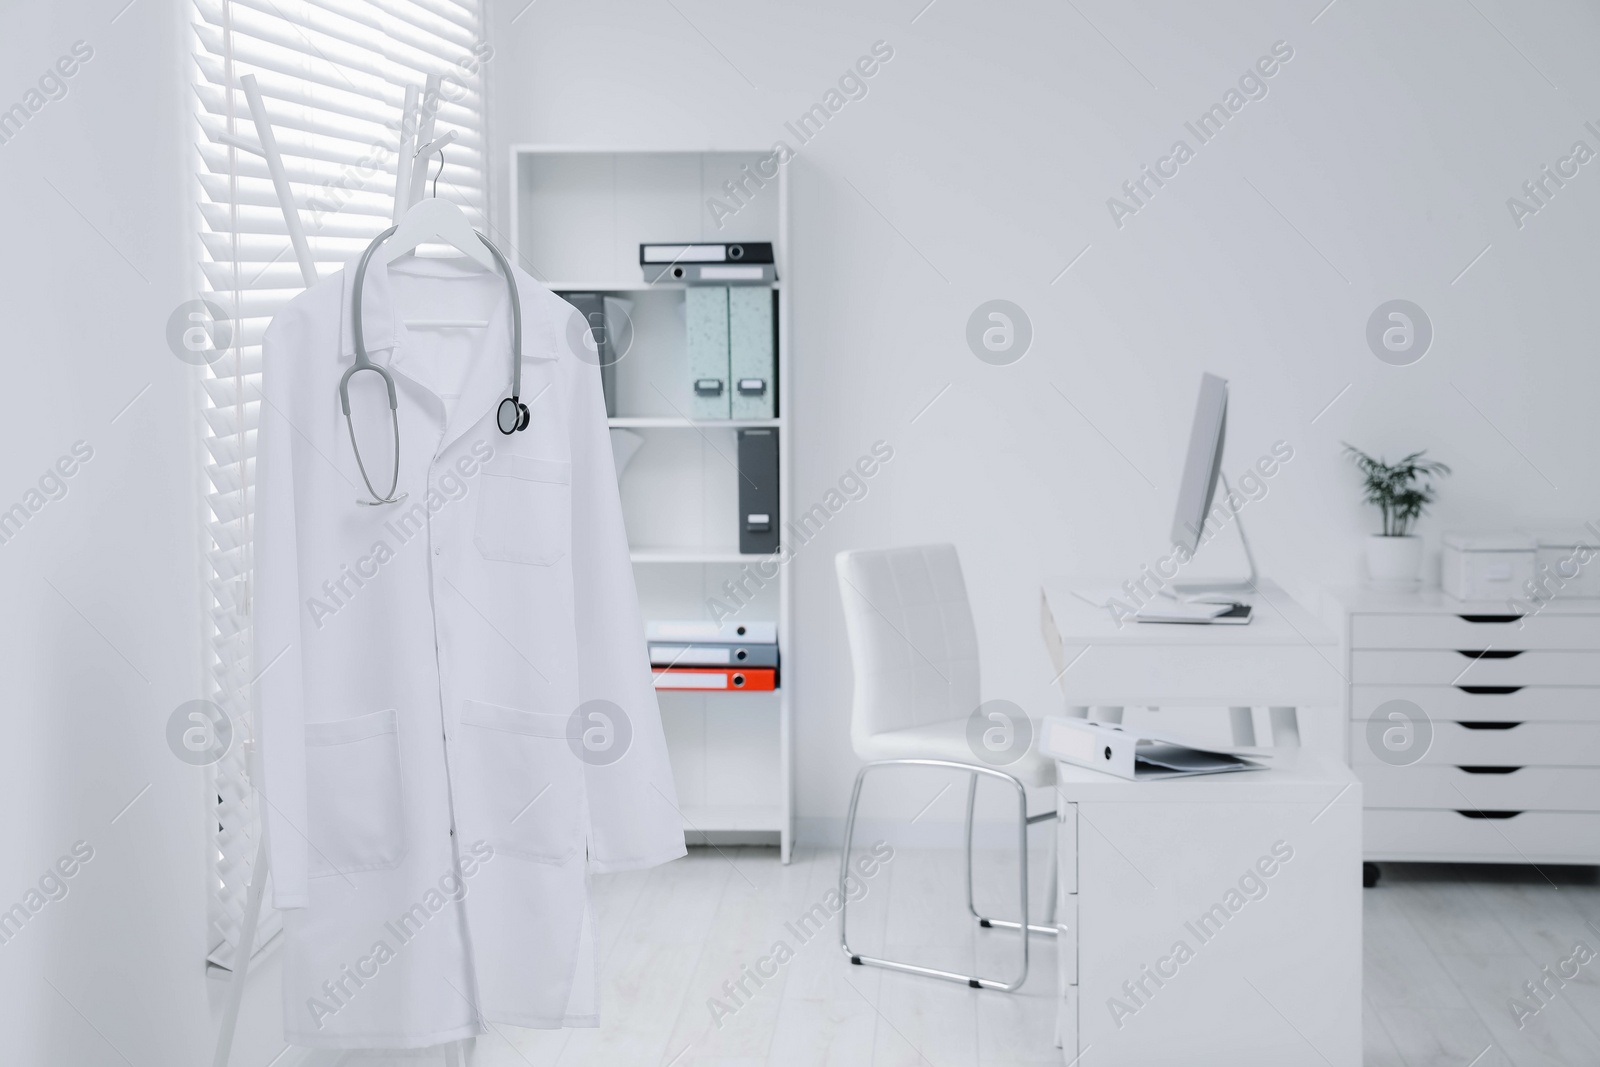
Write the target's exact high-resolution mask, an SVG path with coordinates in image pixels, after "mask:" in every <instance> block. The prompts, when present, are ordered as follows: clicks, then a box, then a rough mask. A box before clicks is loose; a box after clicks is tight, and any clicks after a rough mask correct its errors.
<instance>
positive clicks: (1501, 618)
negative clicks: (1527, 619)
mask: <svg viewBox="0 0 1600 1067" xmlns="http://www.w3.org/2000/svg"><path fill="white" fill-rule="evenodd" d="M1456 618H1458V619H1460V620H1461V621H1462V622H1516V621H1517V620H1518V619H1520V618H1522V616H1521V615H1457V616H1456Z"/></svg>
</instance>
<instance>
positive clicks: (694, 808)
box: [680, 804, 783, 831]
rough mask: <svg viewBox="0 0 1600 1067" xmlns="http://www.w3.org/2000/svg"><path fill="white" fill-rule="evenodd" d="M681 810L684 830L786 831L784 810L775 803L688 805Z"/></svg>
mask: <svg viewBox="0 0 1600 1067" xmlns="http://www.w3.org/2000/svg"><path fill="white" fill-rule="evenodd" d="M680 810H681V811H682V813H683V828H684V829H685V830H702V831H717V830H782V829H783V809H781V808H779V807H778V805H776V804H704V805H687V806H685V807H683V808H681V809H680Z"/></svg>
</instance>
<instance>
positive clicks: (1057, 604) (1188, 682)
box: [1040, 578, 1345, 747]
mask: <svg viewBox="0 0 1600 1067" xmlns="http://www.w3.org/2000/svg"><path fill="white" fill-rule="evenodd" d="M1101 584H1103V583H1101ZM1095 587H1096V586H1095V583H1094V582H1092V581H1083V580H1078V579H1065V578H1053V579H1047V580H1046V581H1045V583H1044V591H1043V596H1042V597H1041V603H1040V616H1041V618H1040V625H1041V628H1042V629H1043V631H1044V639H1045V646H1046V647H1047V648H1048V649H1049V651H1050V658H1051V660H1052V661H1053V662H1054V663H1055V669H1056V671H1057V672H1058V675H1059V677H1060V681H1061V689H1062V692H1063V693H1064V694H1065V695H1066V697H1067V708H1068V714H1071V715H1076V716H1078V717H1080V718H1082V717H1084V716H1086V715H1088V714H1089V711H1090V709H1091V708H1093V709H1095V710H1094V715H1093V717H1094V718H1096V719H1101V720H1104V721H1108V722H1120V721H1122V709H1123V708H1124V707H1126V706H1140V705H1144V706H1148V707H1226V708H1229V709H1231V716H1232V723H1233V733H1234V741H1235V743H1237V744H1241V745H1253V744H1255V743H1256V741H1255V728H1254V726H1253V724H1252V717H1251V714H1250V709H1251V708H1254V707H1265V708H1269V709H1271V721H1272V730H1273V743H1274V744H1277V745H1281V746H1288V747H1293V746H1298V744H1299V740H1300V727H1299V717H1298V715H1297V713H1296V709H1297V708H1301V707H1313V706H1317V707H1330V708H1332V707H1338V706H1339V704H1340V703H1341V701H1342V697H1343V690H1344V684H1345V682H1344V677H1343V676H1342V674H1341V672H1340V670H1339V666H1338V664H1339V662H1340V660H1339V655H1340V654H1339V643H1338V639H1337V638H1336V637H1335V635H1334V634H1333V632H1332V631H1331V630H1329V629H1328V627H1326V626H1324V625H1323V624H1322V623H1321V622H1319V621H1318V620H1317V619H1316V617H1315V616H1313V615H1312V614H1311V613H1310V612H1309V611H1307V610H1306V609H1305V608H1303V607H1301V606H1300V605H1299V604H1298V603H1296V602H1295V601H1294V600H1293V598H1291V597H1290V596H1289V594H1287V593H1285V592H1284V591H1283V589H1281V588H1280V587H1279V586H1277V585H1275V584H1273V583H1272V582H1265V581H1264V582H1261V583H1259V585H1258V586H1257V588H1258V590H1259V593H1257V594H1254V595H1250V596H1241V597H1240V598H1239V599H1240V600H1244V601H1246V602H1248V603H1249V604H1250V605H1251V610H1252V612H1253V618H1252V619H1251V621H1250V623H1249V624H1248V625H1245V626H1211V625H1208V626H1197V625H1182V624H1178V625H1169V624H1161V623H1136V622H1130V621H1127V620H1124V621H1123V622H1122V624H1121V625H1120V626H1119V625H1118V623H1117V620H1116V619H1115V618H1113V617H1112V614H1111V612H1109V611H1107V610H1105V609H1104V608H1097V607H1095V606H1093V605H1091V604H1088V603H1086V602H1085V601H1083V600H1081V599H1079V598H1078V597H1076V596H1074V595H1073V594H1072V590H1073V589H1092V588H1095Z"/></svg>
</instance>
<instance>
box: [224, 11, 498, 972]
mask: <svg viewBox="0 0 1600 1067" xmlns="http://www.w3.org/2000/svg"><path fill="white" fill-rule="evenodd" d="M194 13H195V19H194V23H193V28H194V38H193V42H194V45H193V52H194V61H195V74H194V90H195V96H196V115H197V119H198V127H199V129H198V135H197V141H198V150H199V154H198V163H197V167H196V174H197V178H198V183H199V189H198V194H199V204H200V241H199V246H200V247H199V256H200V272H199V273H200V294H201V296H202V297H203V298H204V299H205V300H207V301H208V302H210V303H211V304H213V305H214V306H215V307H216V308H217V309H219V310H220V311H221V312H222V316H221V318H223V319H225V320H226V323H227V327H226V332H219V331H218V330H217V329H215V328H213V330H212V331H211V336H212V338H213V339H214V340H215V341H216V342H217V344H216V347H217V348H218V349H220V351H219V352H217V353H215V355H216V358H215V359H214V361H213V362H211V363H210V365H209V366H208V367H207V368H206V369H205V372H204V374H205V377H204V397H203V400H202V405H203V409H204V410H203V413H202V414H203V425H202V429H201V432H202V435H203V437H204V443H205V456H204V461H205V477H206V487H207V498H206V503H207V514H206V519H207V537H208V539H207V560H206V565H207V568H208V575H207V577H208V579H209V581H208V583H207V603H206V609H207V614H208V617H209V629H208V637H209V649H208V661H207V668H208V673H207V684H208V686H209V689H210V692H209V693H208V694H207V697H208V698H209V699H211V700H213V701H215V702H216V703H217V704H218V705H220V706H221V707H222V709H223V710H224V711H225V712H226V713H227V714H228V717H229V718H230V719H231V720H232V722H233V724H234V735H235V738H236V740H235V743H234V744H233V746H232V747H231V748H230V749H229V751H228V754H227V755H226V756H225V757H224V758H223V759H222V760H221V761H220V762H219V763H218V764H217V765H216V767H215V769H214V770H215V783H216V794H215V795H216V811H215V815H216V835H217V836H216V849H215V857H216V859H215V866H214V868H213V872H212V873H213V882H212V885H213V892H212V901H211V916H210V918H211V922H212V930H211V936H210V939H209V943H208V947H209V948H210V950H211V953H210V956H209V959H210V961H211V962H212V963H214V964H217V965H219V966H223V967H227V966H230V965H231V961H232V954H233V948H234V945H235V944H237V941H238V936H239V930H240V926H241V924H242V921H243V916H244V909H245V899H246V887H247V886H248V884H249V881H250V871H251V867H252V864H253V863H254V860H255V855H256V845H257V842H258V840H259V834H260V830H259V822H258V819H257V815H258V812H257V809H256V798H255V796H254V795H253V794H252V792H251V790H250V785H249V781H248V779H247V777H246V775H245V773H244V772H245V756H244V747H243V745H242V744H241V743H240V741H239V739H241V738H247V737H249V736H251V733H252V726H253V723H252V721H251V711H250V688H251V681H252V679H253V678H254V676H255V672H256V671H257V669H259V668H258V665H255V664H252V663H251V657H250V610H249V605H250V529H251V508H252V500H253V494H252V483H253V481H254V474H255V470H254V458H253V456H254V450H255V427H256V419H257V409H258V407H259V399H258V397H259V392H258V390H259V386H260V371H261V337H262V335H263V334H264V333H265V332H266V329H267V324H268V323H270V322H271V321H272V316H273V314H274V313H275V312H277V310H278V309H279V308H281V307H282V306H283V305H284V304H286V303H288V302H289V301H290V300H291V299H293V298H294V297H295V296H296V295H297V294H298V293H299V292H300V291H301V290H302V288H303V287H304V282H303V280H302V275H301V271H300V267H299V265H298V263H297V260H296V257H295V255H294V252H293V251H292V250H291V248H290V245H289V237H288V229H287V226H286V225H285V223H284V218H283V213H282V211H281V210H280V209H279V206H278V200H277V198H276V196H275V194H274V191H273V186H272V182H271V179H270V177H269V175H268V172H267V165H266V161H265V160H264V159H262V158H261V157H260V156H257V155H254V154H252V153H250V152H246V151H242V150H240V149H239V148H237V147H233V146H230V145H229V144H227V143H226V142H227V139H228V137H229V136H232V137H238V138H242V139H244V140H245V141H247V142H252V143H253V142H254V141H255V140H256V137H255V126H254V123H253V122H252V120H251V117H250V110H249V106H248V104H247V103H246V102H245V98H244V94H243V92H242V90H241V89H240V88H239V79H240V78H241V77H242V76H244V75H246V74H254V75H255V77H256V80H257V81H258V83H259V85H260V88H261V94H262V98H263V102H264V103H265V106H266V111H267V115H268V117H269V119H270V120H271V122H272V126H273V132H274V134H275V136H276V139H277V142H278V148H279V151H280V153H281V154H282V156H283V162H284V167H285V170H286V172H287V175H288V179H289V182H290V186H291V189H292V191H293V193H294V196H295V199H296V201H297V204H298V206H299V208H300V218H301V222H302V225H303V227H304V229H305V232H306V238H307V242H308V244H309V245H310V250H311V256H312V258H313V260H314V261H315V262H316V266H317V271H318V275H319V276H320V277H323V278H326V277H328V276H329V275H330V274H332V273H334V272H335V271H337V270H338V269H339V268H340V267H341V266H342V265H343V264H344V263H345V262H346V261H348V260H350V259H352V258H354V257H355V256H356V255H358V254H359V253H360V251H361V249H362V248H364V247H365V246H366V244H367V242H368V241H370V240H371V239H372V238H373V237H374V236H376V235H377V234H378V233H379V232H380V231H382V230H383V229H384V228H385V227H387V226H388V225H389V222H390V217H391V214H392V212H393V202H394V187H395V177H394V176H395V169H396V159H395V157H396V155H397V153H398V151H399V148H400V141H401V136H402V132H403V131H402V129H401V111H402V106H403V102H404V99H405V90H406V86H408V85H416V86H418V87H419V88H420V87H421V86H422V84H423V81H424V79H425V78H426V76H428V75H430V74H437V75H440V76H441V78H442V84H441V89H440V93H439V103H438V107H437V110H436V111H435V130H434V133H435V136H439V135H442V134H444V133H445V132H446V131H450V130H454V131H455V133H456V141H455V142H454V143H453V144H451V145H450V146H449V147H448V148H447V149H446V150H445V164H446V165H445V168H444V170H443V172H442V174H440V180H439V183H438V192H439V195H440V196H442V197H446V198H448V199H451V200H454V201H455V202H456V203H458V204H460V205H461V206H462V207H463V208H464V209H465V210H466V211H467V214H468V217H469V218H471V219H472V220H473V221H474V223H475V224H476V225H478V226H479V227H480V228H482V227H483V226H484V220H485V212H486V200H487V189H486V181H485V178H486V168H485V158H484V133H483V117H484V110H485V109H484V105H483V89H482V84H483V79H482V64H483V63H484V62H485V61H487V59H488V58H489V56H490V50H489V48H488V47H487V45H486V44H485V43H484V40H483V15H482V10H481V3H480V2H479V0H195V3H194ZM435 158H437V157H435ZM437 169H438V167H437V164H435V165H434V167H433V168H431V170H432V171H436V170H437ZM432 188H433V186H432V183H431V181H430V184H429V189H428V191H429V192H431V191H432ZM331 400H332V398H330V402H331ZM263 666H264V665H263ZM276 922H277V919H276V915H275V913H273V912H271V911H270V910H269V911H268V912H267V914H265V915H263V916H262V926H261V928H260V930H259V932H258V934H257V939H256V945H257V947H258V948H259V946H261V945H264V944H266V943H267V942H268V941H269V940H270V939H271V938H272V936H273V934H275V933H276V931H277V926H276Z"/></svg>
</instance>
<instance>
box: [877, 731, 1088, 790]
mask: <svg viewBox="0 0 1600 1067" xmlns="http://www.w3.org/2000/svg"><path fill="white" fill-rule="evenodd" d="M1031 722H1032V724H1033V744H1032V745H1030V746H1029V748H1028V751H1027V753H1026V754H1025V755H1024V756H1023V757H1022V758H1021V759H1019V760H1017V761H1016V762H1015V763H1008V764H1003V765H1001V764H992V763H985V762H984V761H982V760H980V759H979V758H978V757H977V756H976V755H975V754H974V753H973V751H972V746H971V745H970V744H969V743H968V741H967V719H965V718H961V719H949V720H946V721H944V722H936V723H930V724H929V725H927V726H913V727H911V728H910V729H906V730H888V731H885V732H883V733H876V734H869V735H867V736H866V737H857V738H855V739H854V741H855V745H854V747H855V750H856V755H857V756H859V757H861V758H862V759H864V760H882V759H937V760H949V761H951V762H952V763H969V764H972V765H973V766H978V767H985V766H986V767H992V768H993V769H994V770H997V771H1004V772H1005V773H1006V774H1010V775H1013V776H1015V777H1016V778H1017V779H1019V780H1020V781H1021V782H1022V784H1023V785H1031V786H1048V785H1054V784H1055V780H1056V764H1055V760H1053V759H1051V758H1050V757H1049V756H1046V755H1045V754H1044V753H1042V752H1040V751H1039V748H1038V744H1039V734H1040V731H1041V729H1042V726H1041V724H1040V722H1039V720H1038V719H1033V720H1031Z"/></svg>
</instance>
